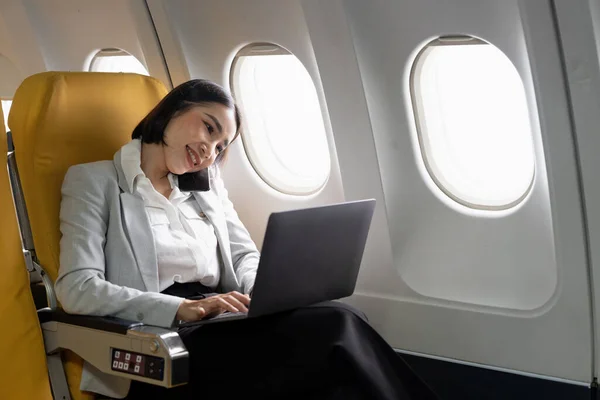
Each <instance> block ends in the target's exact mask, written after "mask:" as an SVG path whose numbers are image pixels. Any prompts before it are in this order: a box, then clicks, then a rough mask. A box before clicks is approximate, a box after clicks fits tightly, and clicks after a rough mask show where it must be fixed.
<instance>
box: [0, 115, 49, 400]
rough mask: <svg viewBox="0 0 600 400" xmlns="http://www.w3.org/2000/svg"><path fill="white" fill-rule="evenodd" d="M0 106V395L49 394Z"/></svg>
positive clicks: (8, 398)
mask: <svg viewBox="0 0 600 400" xmlns="http://www.w3.org/2000/svg"><path fill="white" fill-rule="evenodd" d="M7 151H8V146H7V141H6V132H5V130H4V120H3V116H2V113H1V112H0V164H1V165H2V169H1V170H0V221H2V228H1V229H0V255H1V259H0V327H2V329H0V354H1V355H2V361H1V362H0V399H3V400H13V399H40V400H47V399H48V400H49V399H52V394H51V392H50V383H49V381H48V370H47V367H46V356H45V352H44V343H43V340H42V332H41V330H40V326H39V322H38V318H37V314H36V310H35V305H34V304H33V298H32V296H31V291H30V289H29V276H28V274H27V270H26V269H25V262H24V259H23V251H22V248H21V237H20V235H19V228H18V225H17V217H16V214H15V208H14V203H13V199H12V194H11V188H10V183H9V178H8V169H7Z"/></svg>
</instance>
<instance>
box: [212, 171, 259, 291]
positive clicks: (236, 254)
mask: <svg viewBox="0 0 600 400" xmlns="http://www.w3.org/2000/svg"><path fill="white" fill-rule="evenodd" d="M212 187H213V189H214V190H215V192H216V194H217V195H218V196H219V198H220V199H221V203H222V204H223V210H224V211H225V219H226V221H227V230H228V231H229V242H230V245H231V258H232V261H233V269H234V270H235V274H236V276H237V278H238V282H240V285H241V289H242V292H243V293H246V294H248V293H251V292H252V289H253V288H254V280H255V278H256V270H257V269H258V261H259V260H260V253H259V252H258V249H257V248H256V245H255V244H254V242H253V241H252V238H251V237H250V233H248V230H247V229H246V227H245V226H244V224H243V223H242V221H240V219H239V217H238V214H237V212H236V211H235V209H234V208H233V204H232V203H231V201H230V200H229V195H228V193H227V189H225V185H224V184H223V180H222V179H221V174H220V172H219V169H218V167H216V168H215V174H214V177H213V179H212Z"/></svg>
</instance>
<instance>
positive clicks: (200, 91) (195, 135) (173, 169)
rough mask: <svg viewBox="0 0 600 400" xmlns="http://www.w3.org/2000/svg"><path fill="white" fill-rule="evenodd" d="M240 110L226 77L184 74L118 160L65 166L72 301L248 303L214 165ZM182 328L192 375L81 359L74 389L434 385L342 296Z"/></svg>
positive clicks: (185, 312) (64, 271) (73, 305)
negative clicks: (201, 187) (103, 368)
mask: <svg viewBox="0 0 600 400" xmlns="http://www.w3.org/2000/svg"><path fill="white" fill-rule="evenodd" d="M240 124H241V122H240V114H239V111H238V109H237V107H236V106H235V104H234V102H233V99H232V98H231V96H230V95H229V94H228V93H227V92H225V91H224V90H223V88H221V87H220V86H218V85H216V84H214V83H212V82H209V81H205V80H192V81H189V82H186V83H184V84H182V85H180V86H179V87H177V88H175V89H174V90H173V91H171V92H170V93H169V94H168V95H167V96H166V97H165V98H164V99H163V100H162V101H161V102H160V103H159V104H158V105H157V106H156V107H155V108H154V109H153V110H152V111H151V112H150V113H149V114H148V115H147V116H146V117H145V118H144V119H143V120H142V121H141V122H140V123H139V124H138V126H137V127H136V128H135V130H134V131H133V134H132V140H131V142H129V143H128V144H126V145H125V146H123V147H122V148H121V149H120V150H119V151H118V152H117V153H116V154H115V157H114V160H112V161H101V162H96V163H90V164H82V165H76V166H73V167H71V168H70V169H69V171H68V172H67V174H66V176H65V180H64V182H63V188H62V195H63V197H62V203H61V213H60V217H61V232H62V238H61V243H60V245H61V258H60V272H59V277H58V279H57V281H56V292H57V296H58V298H59V300H60V302H61V303H62V305H63V307H64V308H65V310H66V311H67V312H70V313H78V314H88V315H112V316H116V317H121V318H125V319H130V320H139V321H142V322H144V323H145V324H148V325H156V326H162V327H167V328H168V327H171V326H173V324H174V322H175V321H177V320H183V321H194V320H199V319H202V318H208V317H211V316H214V315H217V314H219V313H222V312H225V311H232V312H237V311H243V312H245V311H247V307H248V305H249V302H250V294H251V293H252V288H253V286H254V279H255V276H256V269H257V266H258V260H259V252H258V251H257V249H256V246H255V245H254V243H253V242H252V240H251V238H250V235H249V234H248V231H247V230H246V229H245V228H244V226H243V224H242V223H241V221H240V220H239V218H238V217H237V214H236V212H235V211H234V208H233V206H232V204H231V202H230V201H229V200H228V197H227V191H226V190H225V188H224V186H223V182H222V180H221V178H220V175H219V168H218V165H219V163H220V162H221V161H222V160H223V159H224V158H225V156H226V154H227V148H228V146H229V145H230V144H231V143H232V142H233V141H234V140H235V139H236V138H237V136H238V135H239V131H240ZM199 171H209V177H210V190H208V191H191V192H187V191H184V190H180V188H179V185H180V183H181V184H182V187H183V183H184V182H183V179H184V177H189V176H190V175H189V174H193V173H197V172H199ZM180 181H181V182H180ZM186 190H189V189H186ZM179 335H180V337H181V338H182V340H183V342H184V343H185V345H186V347H187V349H188V350H189V353H190V383H189V384H188V385H185V386H182V387H177V388H173V389H169V390H167V389H163V388H159V387H156V386H152V385H147V384H144V383H139V382H133V383H131V382H130V381H129V380H128V379H124V378H119V377H114V376H110V375H106V374H103V373H102V372H100V371H98V370H97V369H95V368H94V367H93V366H91V365H87V364H86V365H85V366H84V373H83V376H82V382H81V389H82V390H87V391H92V392H96V393H101V394H104V395H107V396H111V397H117V398H123V397H125V396H126V395H127V398H130V399H147V398H157V397H158V398H169V399H191V398H207V399H237V398H242V397H244V398H248V397H250V398H261V399H267V398H273V399H293V398H302V399H312V398H322V399H326V398H327V399H330V398H340V399H353V398H356V399H390V400H391V399H409V398H410V399H428V398H434V396H433V395H432V394H431V392H430V391H429V389H428V388H427V387H426V386H425V385H424V384H423V383H422V382H421V381H420V380H419V378H417V377H416V376H415V375H414V374H413V373H412V371H411V370H410V369H409V368H408V367H407V366H406V364H404V362H403V361H402V360H401V359H400V358H399V357H398V356H397V355H396V354H395V353H394V351H393V350H392V349H391V348H390V347H389V345H387V344H386V343H385V341H384V340H383V339H382V338H381V337H380V336H379V335H378V334H377V333H376V332H375V331H374V330H373V329H372V328H371V327H370V326H369V324H368V323H367V321H366V319H365V317H364V316H363V315H362V314H361V313H360V312H358V311H356V310H355V309H353V308H351V307H349V306H346V305H344V304H341V303H339V302H330V303H326V304H324V305H320V306H312V307H305V308H301V309H297V310H294V311H291V312H285V313H280V314H276V315H271V316H267V317H261V318H256V319H252V320H241V321H231V322H227V323H220V324H209V325H206V326H202V327H190V328H184V329H180V330H179Z"/></svg>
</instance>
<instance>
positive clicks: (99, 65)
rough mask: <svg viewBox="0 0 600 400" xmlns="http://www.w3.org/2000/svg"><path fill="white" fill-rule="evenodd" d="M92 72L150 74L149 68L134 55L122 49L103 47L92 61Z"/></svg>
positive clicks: (90, 69)
mask: <svg viewBox="0 0 600 400" xmlns="http://www.w3.org/2000/svg"><path fill="white" fill-rule="evenodd" d="M89 71H90V72H133V73H136V74H140V75H146V76H148V75H150V74H149V73H148V70H147V69H146V67H145V66H144V64H142V63H141V62H140V60H138V59H137V58H135V57H134V56H132V55H131V54H129V53H128V52H126V51H125V50H121V49H102V50H100V51H99V52H97V53H96V55H95V56H94V58H92V61H91V62H90V68H89Z"/></svg>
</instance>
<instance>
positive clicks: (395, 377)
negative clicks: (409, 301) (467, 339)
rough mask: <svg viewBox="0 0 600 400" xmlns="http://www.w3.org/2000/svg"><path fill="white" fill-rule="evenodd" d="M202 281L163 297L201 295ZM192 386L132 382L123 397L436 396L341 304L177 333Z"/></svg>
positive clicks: (391, 399) (386, 399)
mask: <svg viewBox="0 0 600 400" xmlns="http://www.w3.org/2000/svg"><path fill="white" fill-rule="evenodd" d="M209 292H210V290H209V289H208V288H205V287H203V286H202V285H200V284H182V285H180V284H176V285H174V286H171V287H170V288H168V289H167V290H165V291H164V292H163V293H168V294H172V295H177V296H180V297H187V298H201V297H202V296H203V295H206V294H208V293H209ZM179 335H180V337H181V338H182V340H183V342H184V344H185V345H186V347H187V349H188V351H189V354H190V382H189V383H188V384H187V385H184V386H180V387H176V388H172V389H164V388H161V387H157V386H153V385H149V384H145V383H141V382H135V381H134V382H132V385H131V390H130V392H129V395H128V396H127V399H136V400H137V399H140V400H141V399H144V400H147V399H149V398H152V399H154V398H158V399H209V400H213V399H214V400H227V399H283V400H288V399H290V400H292V399H340V400H342V399H343V400H352V399H381V400H402V399H418V400H428V399H436V398H437V397H436V396H435V395H434V394H433V393H432V391H431V390H430V389H429V388H428V387H427V385H426V384H425V383H424V382H423V381H422V380H421V379H420V378H419V377H418V376H416V375H415V373H414V372H413V371H412V370H411V369H410V367H409V366H408V365H407V364H406V363H405V362H404V360H403V359H402V358H401V357H400V356H399V355H398V354H396V352H395V351H394V350H393V349H392V348H391V347H390V346H389V345H388V344H387V343H386V342H385V340H383V338H382V337H381V336H380V335H379V334H378V333H377V332H376V331H375V330H374V329H373V328H372V327H371V326H370V325H369V323H368V322H367V319H366V317H365V316H364V314H362V313H361V312H360V311H358V310H356V309H355V308H353V307H351V306H349V305H347V304H344V303H341V302H326V303H320V304H317V305H313V306H309V307H303V308H299V309H296V310H293V311H288V312H283V313H278V314H274V315H269V316H264V317H259V318H251V319H244V320H236V321H227V322H222V323H216V324H208V325H204V326H196V327H189V328H182V329H180V330H179Z"/></svg>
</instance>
